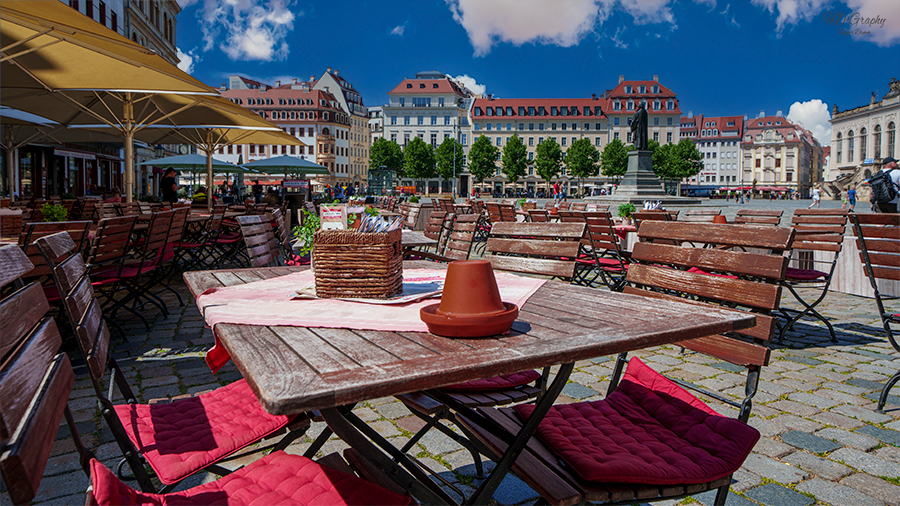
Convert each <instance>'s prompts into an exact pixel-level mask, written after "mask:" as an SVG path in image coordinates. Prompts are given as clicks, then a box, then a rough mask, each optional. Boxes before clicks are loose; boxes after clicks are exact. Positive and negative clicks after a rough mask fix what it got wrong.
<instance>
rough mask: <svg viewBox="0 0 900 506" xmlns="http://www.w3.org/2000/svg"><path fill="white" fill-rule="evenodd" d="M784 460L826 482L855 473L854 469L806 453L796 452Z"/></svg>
mask: <svg viewBox="0 0 900 506" xmlns="http://www.w3.org/2000/svg"><path fill="white" fill-rule="evenodd" d="M783 460H784V461H785V462H787V463H788V464H793V465H795V466H797V467H799V468H800V469H803V470H804V471H809V472H811V473H814V474H816V475H817V476H819V477H820V478H824V479H826V480H839V479H841V478H843V477H844V476H847V475H848V474H850V473H852V472H853V470H852V469H850V468H849V467H847V466H845V465H843V464H838V463H837V462H832V461H830V460H828V459H823V458H822V457H818V456H816V455H812V454H810V453H806V452H794V453H792V454H790V455H788V456H787V457H784V459H783Z"/></svg>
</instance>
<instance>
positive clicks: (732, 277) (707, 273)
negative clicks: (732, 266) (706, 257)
mask: <svg viewBox="0 0 900 506" xmlns="http://www.w3.org/2000/svg"><path fill="white" fill-rule="evenodd" d="M687 271H688V272H693V273H694V274H706V275H707V276H719V277H720V278H730V279H737V278H738V277H737V276H729V275H727V274H716V273H714V272H706V271H704V270H703V269H698V268H697V267H691V268H690V269H688V270H687Z"/></svg>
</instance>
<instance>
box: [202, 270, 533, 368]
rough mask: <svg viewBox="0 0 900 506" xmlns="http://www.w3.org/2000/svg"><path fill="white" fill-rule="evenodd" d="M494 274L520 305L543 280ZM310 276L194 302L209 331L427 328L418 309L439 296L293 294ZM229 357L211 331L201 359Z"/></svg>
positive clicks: (436, 274)
mask: <svg viewBox="0 0 900 506" xmlns="http://www.w3.org/2000/svg"><path fill="white" fill-rule="evenodd" d="M445 274H446V271H444V270H437V269H407V270H404V271H403V279H404V280H406V281H410V280H413V279H415V280H422V281H427V280H443V279H444V276H445ZM494 276H495V277H496V278H497V286H498V287H499V289H500V297H501V298H502V299H503V301H504V302H511V303H513V304H516V305H517V306H519V307H522V305H523V304H524V303H525V302H526V301H527V300H528V298H529V297H531V296H532V295H533V294H534V292H536V291H537V289H538V288H540V287H541V285H543V284H544V282H545V280H543V279H537V278H529V277H524V276H516V275H514V274H508V273H504V272H495V273H494ZM313 281H314V276H313V273H312V272H311V271H303V272H296V273H293V274H288V275H286V276H280V277H277V278H271V279H265V280H261V281H254V282H252V283H247V284H244V285H236V286H228V287H222V288H210V289H209V290H206V291H205V292H203V293H201V294H200V295H199V296H198V297H197V306H198V307H199V308H200V312H201V313H202V314H203V317H204V318H205V319H206V323H207V324H208V325H209V326H211V327H212V328H213V333H214V334H215V326H216V324H219V323H233V324H242V325H284V326H291V327H327V328H342V329H356V330H384V331H391V332H428V327H427V326H426V325H425V323H424V322H423V321H422V320H421V319H420V318H419V310H420V309H421V308H423V307H425V306H428V305H431V304H436V303H438V302H439V300H438V299H426V300H423V301H420V302H412V303H408V304H397V305H395V304H390V305H386V304H366V303H360V302H349V301H344V300H338V299H299V298H296V293H297V291H298V290H299V289H301V288H303V287H306V286H309V285H310V284H311V283H313ZM230 359H231V357H230V356H229V355H228V352H227V351H225V348H224V347H222V345H221V343H220V342H219V337H218V335H216V343H215V345H214V346H213V347H212V348H211V349H210V350H209V352H208V353H207V354H206V363H207V364H208V365H209V367H210V369H212V370H213V372H216V371H218V370H219V369H220V368H221V367H222V366H223V365H225V364H226V363H228V361H229V360H230Z"/></svg>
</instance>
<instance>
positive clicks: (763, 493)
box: [744, 483, 815, 506]
mask: <svg viewBox="0 0 900 506" xmlns="http://www.w3.org/2000/svg"><path fill="white" fill-rule="evenodd" d="M744 495H746V496H747V497H749V498H750V499H753V500H754V501H757V502H760V503H762V504H763V505H764V506H808V505H810V504H813V503H814V502H815V501H814V500H813V499H812V498H811V497H808V496H805V495H803V494H801V493H798V492H794V491H793V490H791V489H789V488H785V487H782V486H781V485H777V484H775V483H767V484H765V485H763V486H761V487H757V488H754V489H752V490H748V491H747V493H746V494H744Z"/></svg>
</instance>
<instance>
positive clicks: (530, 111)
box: [528, 106, 547, 116]
mask: <svg viewBox="0 0 900 506" xmlns="http://www.w3.org/2000/svg"><path fill="white" fill-rule="evenodd" d="M528 115H529V116H534V107H529V108H528ZM546 115H547V109H544V106H540V107H538V116H546Z"/></svg>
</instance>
